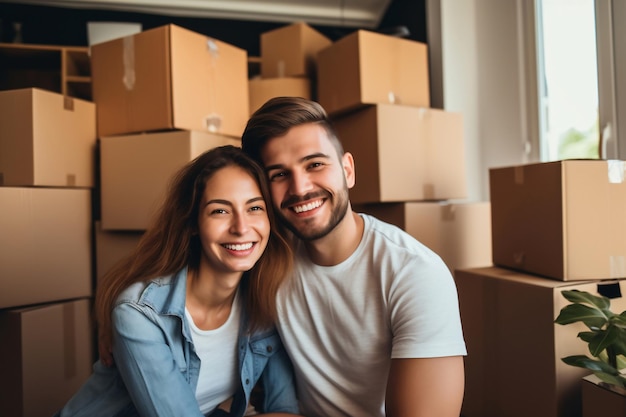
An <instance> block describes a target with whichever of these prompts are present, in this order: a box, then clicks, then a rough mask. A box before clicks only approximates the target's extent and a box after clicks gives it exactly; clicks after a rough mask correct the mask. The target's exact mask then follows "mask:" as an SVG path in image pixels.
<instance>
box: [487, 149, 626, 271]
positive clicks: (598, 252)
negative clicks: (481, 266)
mask: <svg viewBox="0 0 626 417" xmlns="http://www.w3.org/2000/svg"><path fill="white" fill-rule="evenodd" d="M624 167H625V165H624V162H623V161H603V160H567V161H557V162H545V163H535V164H527V165H519V166H512V167H503V168H492V169H490V170H489V177H490V193H491V207H492V234H493V238H492V239H493V240H492V245H493V263H494V264H495V265H500V266H504V267H509V268H515V269H518V270H521V271H526V272H529V273H532V274H538V275H543V276H546V277H549V278H553V279H558V280H563V281H575V280H589V279H607V278H622V277H625V276H626V216H625V215H624V213H626V182H625V181H624Z"/></svg>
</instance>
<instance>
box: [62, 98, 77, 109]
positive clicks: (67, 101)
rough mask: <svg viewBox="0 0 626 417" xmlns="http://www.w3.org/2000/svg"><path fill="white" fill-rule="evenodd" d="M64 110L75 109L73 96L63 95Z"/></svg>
mask: <svg viewBox="0 0 626 417" xmlns="http://www.w3.org/2000/svg"><path fill="white" fill-rule="evenodd" d="M63 110H67V111H74V99H73V98H72V97H68V96H63Z"/></svg>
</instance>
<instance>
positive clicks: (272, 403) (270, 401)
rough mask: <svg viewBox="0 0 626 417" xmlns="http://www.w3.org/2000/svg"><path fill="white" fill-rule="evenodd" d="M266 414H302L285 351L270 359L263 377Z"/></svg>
mask: <svg viewBox="0 0 626 417" xmlns="http://www.w3.org/2000/svg"><path fill="white" fill-rule="evenodd" d="M262 379H263V386H264V387H265V388H266V390H265V396H264V401H263V402H264V404H263V409H264V410H265V412H268V413H269V412H283V413H292V414H300V411H299V408H298V401H297V399H296V390H295V381H294V376H293V369H292V366H291V361H290V360H289V357H288V356H287V352H286V351H285V349H280V350H279V351H278V352H276V353H275V354H274V355H272V357H270V359H269V361H268V363H267V367H266V368H265V370H264V371H263V375H262Z"/></svg>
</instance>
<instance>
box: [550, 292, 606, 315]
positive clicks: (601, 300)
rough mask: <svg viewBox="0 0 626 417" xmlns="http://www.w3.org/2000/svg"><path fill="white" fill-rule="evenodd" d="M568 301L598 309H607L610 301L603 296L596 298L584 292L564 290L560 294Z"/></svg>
mask: <svg viewBox="0 0 626 417" xmlns="http://www.w3.org/2000/svg"><path fill="white" fill-rule="evenodd" d="M561 294H563V297H565V298H566V299H567V300H568V301H570V302H572V303H576V304H591V305H593V306H595V307H597V308H599V309H601V310H602V309H607V310H608V309H609V308H610V307H611V301H610V300H609V299H608V298H607V297H604V296H602V295H601V296H596V295H593V294H590V293H588V292H586V291H580V290H564V291H562V292H561Z"/></svg>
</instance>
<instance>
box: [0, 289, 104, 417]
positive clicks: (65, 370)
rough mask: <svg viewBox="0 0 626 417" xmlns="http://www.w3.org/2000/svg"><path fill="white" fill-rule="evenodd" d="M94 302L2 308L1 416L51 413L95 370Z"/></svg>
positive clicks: (0, 336)
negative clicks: (93, 367) (92, 311)
mask: <svg viewBox="0 0 626 417" xmlns="http://www.w3.org/2000/svg"><path fill="white" fill-rule="evenodd" d="M93 331H94V326H93V325H92V321H91V302H90V300H89V299H79V300H75V301H68V302H64V303H56V304H46V305H40V306H33V307H30V308H23V309H16V310H4V311H0V340H2V343H0V365H1V366H0V368H1V369H2V378H0V415H2V416H7V417H8V416H11V417H41V416H51V415H53V414H54V413H55V412H56V411H58V410H60V409H61V408H62V407H63V406H64V405H65V403H66V402H67V401H68V400H69V399H70V398H71V397H72V395H74V393H75V392H76V391H78V389H79V388H80V386H81V385H82V384H83V383H84V382H85V381H86V380H87V378H88V377H89V376H90V375H91V371H92V368H91V367H92V364H93V362H94V348H93V344H94V343H93V340H94V333H93Z"/></svg>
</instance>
